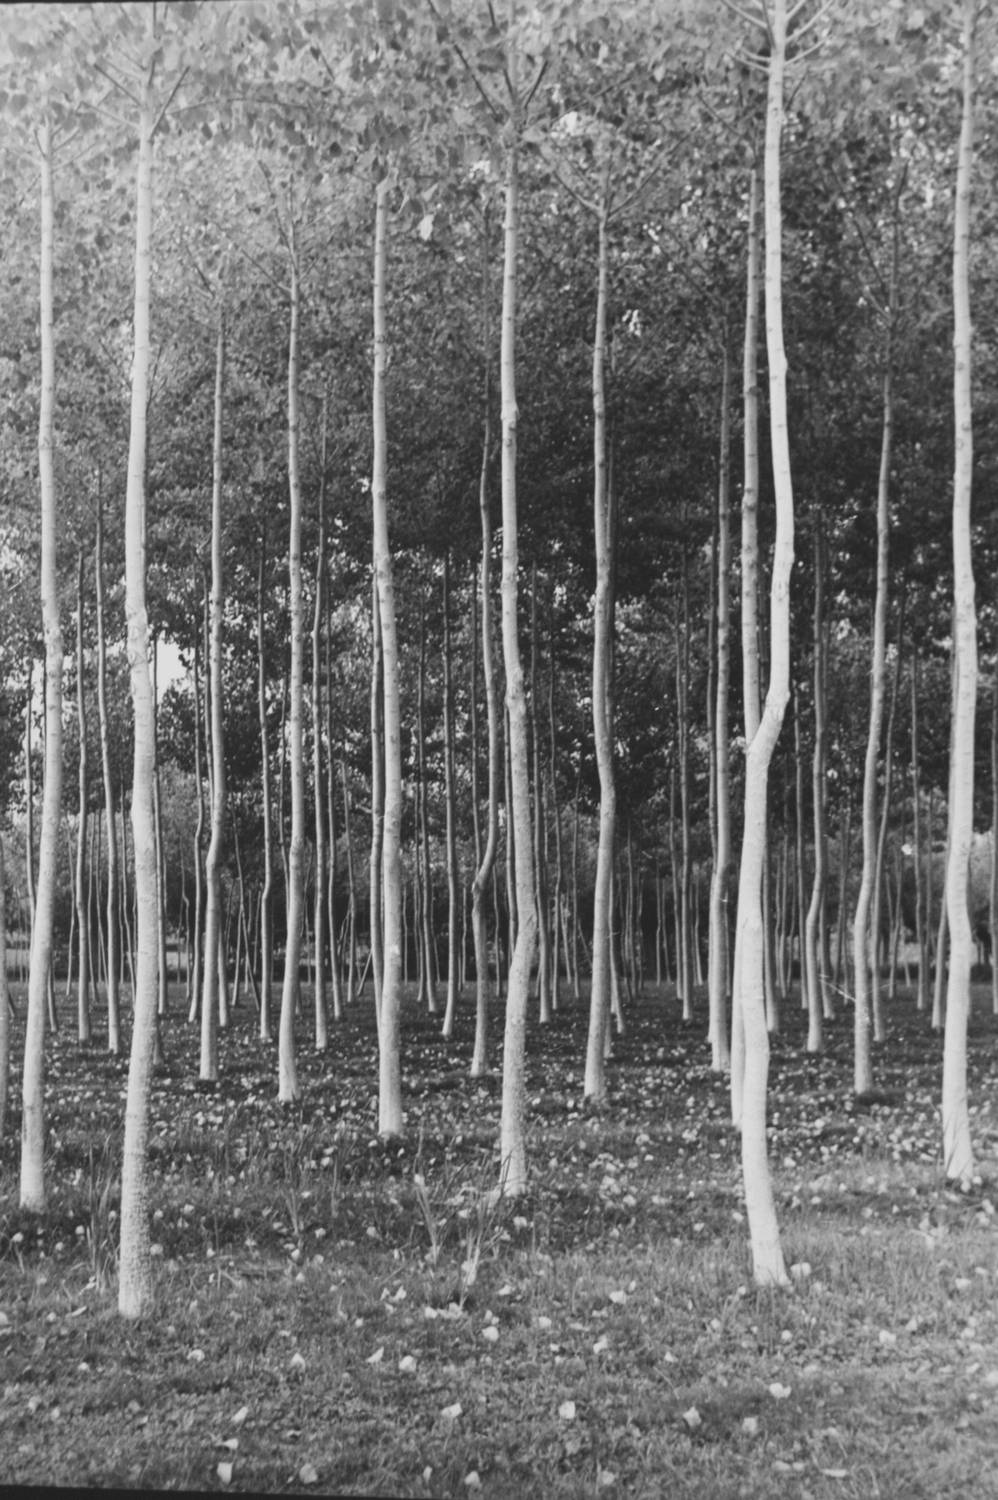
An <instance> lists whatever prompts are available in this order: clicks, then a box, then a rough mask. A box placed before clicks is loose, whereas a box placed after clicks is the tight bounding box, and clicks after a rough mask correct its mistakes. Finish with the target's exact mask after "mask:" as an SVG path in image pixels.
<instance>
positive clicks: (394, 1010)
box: [371, 179, 403, 1138]
mask: <svg viewBox="0 0 998 1500" xmlns="http://www.w3.org/2000/svg"><path fill="white" fill-rule="evenodd" d="M388 186H389V184H388V180H387V179H383V180H382V181H381V182H379V184H378V187H377V194H376V200H375V231H374V382H373V385H374V397H373V418H372V424H373V450H374V452H373V469H372V478H371V501H372V511H373V520H374V566H375V573H376V577H377V587H378V607H379V610H380V613H381V647H382V660H383V664H384V734H385V804H384V805H385V812H384V833H383V842H382V864H381V879H382V897H381V899H382V930H383V934H384V937H383V943H384V949H383V954H384V956H383V963H384V971H383V976H382V988H381V1018H380V1023H379V1026H378V1049H379V1073H378V1084H379V1088H378V1131H379V1134H380V1135H381V1136H382V1137H383V1138H392V1137H394V1136H400V1135H401V1134H402V1130H403V1113H402V1072H401V1063H400V1053H399V1021H400V1011H401V979H402V910H401V908H402V731H401V721H400V711H399V655H398V639H397V632H396V624H395V583H394V577H393V569H392V554H391V547H390V544H389V540H388V495H387V460H388V437H387V426H386V414H385V374H386V369H387V340H388V325H387V318H386V314H385V293H386V279H387V278H386V270H387V238H388Z"/></svg>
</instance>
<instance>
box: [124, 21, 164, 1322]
mask: <svg viewBox="0 0 998 1500" xmlns="http://www.w3.org/2000/svg"><path fill="white" fill-rule="evenodd" d="M149 30H150V37H149V41H150V44H152V45H155V40H156V11H155V10H152V11H151V12H150V23H149ZM154 66H155V65H154V63H151V62H150V63H149V64H148V65H147V70H146V76H145V80H144V83H143V91H142V97H141V107H140V114H139V157H138V169H137V186H136V227H135V314H134V343H133V353H132V401H131V424H130V433H129V444H128V485H127V490H126V496H125V618H126V622H127V629H128V637H127V638H128V665H129V671H130V676H131V692H132V709H133V717H134V724H135V753H134V763H133V778H132V839H133V845H134V859H135V908H136V944H135V992H134V1024H133V1026H132V1046H131V1055H130V1060H129V1067H128V1093H127V1098H126V1102H125V1142H124V1150H123V1155H122V1178H121V1250H120V1259H119V1275H118V1311H119V1312H120V1313H121V1314H122V1315H123V1316H125V1317H129V1318H137V1317H140V1316H141V1315H142V1314H143V1313H145V1312H147V1311H148V1309H149V1306H150V1303H151V1301H152V1295H153V1284H152V1261H151V1246H150V1237H149V1168H148V1161H147V1141H148V1133H149V1098H150V1087H151V1083H152V1069H153V1059H154V1056H155V1051H156V1034H157V1029H158V1019H157V1004H158V998H159V997H158V970H159V900H158V893H157V889H156V828H155V819H154V815H153V770H154V765H155V722H154V717H155V705H154V702H153V693H152V682H151V679H150V674H149V622H148V617H147V614H146V559H145V512H146V490H145V473H146V420H147V412H148V408H149V364H150V335H149V300H150V286H151V277H152V219H153V213H152V210H153V186H152V164H153V132H154V129H155V121H156V108H155V99H154V96H153V84H152V80H153V68H154Z"/></svg>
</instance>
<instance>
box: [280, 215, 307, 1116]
mask: <svg viewBox="0 0 998 1500" xmlns="http://www.w3.org/2000/svg"><path fill="white" fill-rule="evenodd" d="M288 249H289V251H290V263H291V326H290V332H289V338H288V492H289V499H290V520H289V538H288V614H289V635H290V644H291V660H290V666H289V671H288V760H289V766H288V777H289V782H290V788H291V838H290V841H289V847H288V876H287V907H286V910H287V937H286V942H285V947H284V980H283V984H282V988H281V1019H280V1026H279V1029H278V1098H279V1099H280V1100H281V1102H282V1103H285V1104H287V1103H291V1102H293V1101H294V1100H296V1099H298V1098H299V1097H300V1094H301V1089H300V1086H299V1083H298V1068H297V1063H296V1059H295V1016H296V1015H297V1012H298V1009H299V1006H300V1003H301V979H300V967H301V953H302V927H303V925H304V916H305V766H304V760H303V757H304V746H303V733H302V719H303V717H304V713H303V709H304V695H305V687H304V656H305V649H304V605H303V599H302V572H301V538H302V489H301V477H300V473H299V458H298V449H299V439H300V427H301V414H300V410H299V361H300V349H299V340H300V319H301V287H300V283H299V263H298V247H297V243H296V235H295V222H294V210H293V208H292V207H291V205H290V204H289V213H288Z"/></svg>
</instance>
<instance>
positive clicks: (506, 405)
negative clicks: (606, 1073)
mask: <svg viewBox="0 0 998 1500" xmlns="http://www.w3.org/2000/svg"><path fill="white" fill-rule="evenodd" d="M515 11H516V5H515V0H508V7H507V34H506V72H507V76H508V79H509V84H510V97H511V100H512V104H511V110H512V118H511V120H510V134H509V143H508V147H507V156H506V211H505V224H504V250H503V296H502V334H501V340H500V387H501V393H502V643H503V662H504V666H505V671H506V708H507V712H508V716H509V760H510V784H511V789H512V806H511V809H510V810H511V814H512V816H511V818H510V822H511V824H512V828H513V838H514V844H515V882H516V913H517V915H516V921H517V929H516V945H515V947H514V950H513V956H512V961H511V963H510V969H509V988H508V992H507V995H506V1027H505V1035H504V1039H503V1078H502V1115H501V1123H500V1151H499V1154H500V1163H501V1165H500V1174H501V1175H500V1184H501V1187H502V1188H503V1190H504V1191H505V1192H506V1194H507V1195H508V1196H510V1197H517V1196H519V1195H520V1194H522V1193H523V1192H525V1191H526V1187H527V1144H526V1129H525V1127H526V1104H527V1099H526V1076H525V1056H524V1054H525V1044H526V1021H527V1002H528V996H529V992H530V973H531V969H532V967H533V962H534V954H535V950H536V947H537V914H536V909H535V905H534V901H535V893H534V863H533V849H532V846H531V842H530V782H529V771H528V761H527V708H526V698H525V695H524V687H523V664H522V661H521V658H520V639H519V631H518V627H517V583H518V579H517V572H518V537H517V493H516V439H517V405H516V367H515V358H516V289H517V252H518V223H519V134H520V130H521V127H522V121H521V118H520V111H521V102H520V95H519V80H518V68H517V53H516V44H515V40H514V36H513V31H514V22H515Z"/></svg>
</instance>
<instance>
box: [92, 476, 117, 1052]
mask: <svg viewBox="0 0 998 1500" xmlns="http://www.w3.org/2000/svg"><path fill="white" fill-rule="evenodd" d="M94 588H95V590H96V596H97V716H98V722H99V724H100V748H101V774H102V776H103V779H104V816H105V818H106V820H107V961H106V985H107V1050H108V1051H109V1052H110V1053H111V1054H112V1055H113V1056H115V1057H117V1056H118V1054H119V1053H120V1051H121V996H120V990H119V978H120V967H121V956H120V955H121V939H120V927H119V921H120V917H119V912H118V886H119V880H120V876H119V870H118V835H117V831H116V829H115V800H114V776H113V773H112V770H111V729H110V723H109V716H108V708H107V634H106V631H107V622H106V618H105V613H106V611H105V600H104V504H103V492H102V487H101V478H100V474H98V478H97V538H96V545H95V550H94Z"/></svg>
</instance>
